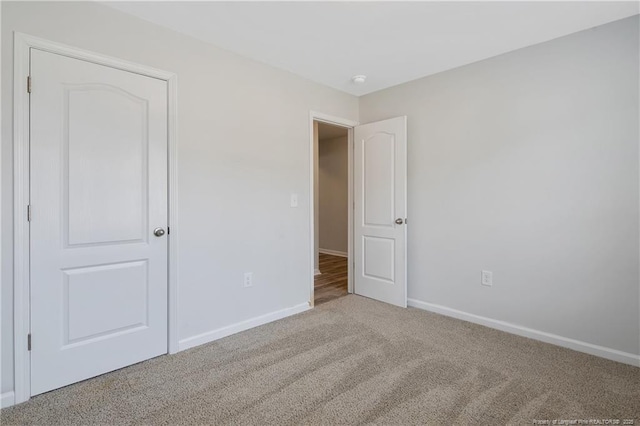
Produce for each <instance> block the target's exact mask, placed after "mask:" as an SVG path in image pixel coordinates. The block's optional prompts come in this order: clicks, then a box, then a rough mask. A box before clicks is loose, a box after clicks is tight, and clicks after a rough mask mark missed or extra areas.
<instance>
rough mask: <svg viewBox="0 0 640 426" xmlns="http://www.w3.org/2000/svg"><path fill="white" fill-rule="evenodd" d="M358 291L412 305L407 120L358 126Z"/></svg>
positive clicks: (355, 180)
mask: <svg viewBox="0 0 640 426" xmlns="http://www.w3.org/2000/svg"><path fill="white" fill-rule="evenodd" d="M353 195H354V201H355V214H354V235H355V237H354V258H355V273H354V278H355V289H354V291H355V293H356V294H359V295H361V296H366V297H370V298H372V299H377V300H380V301H382V302H387V303H391V304H393V305H397V306H402V307H406V306H407V258H406V256H407V232H406V229H407V228H406V215H407V118H406V117H396V118H392V119H389V120H384V121H378V122H375V123H369V124H364V125H362V126H356V127H355V129H354V191H353Z"/></svg>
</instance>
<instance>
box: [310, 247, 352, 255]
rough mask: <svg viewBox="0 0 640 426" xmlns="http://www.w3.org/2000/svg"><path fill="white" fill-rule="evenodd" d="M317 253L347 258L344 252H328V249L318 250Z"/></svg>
mask: <svg viewBox="0 0 640 426" xmlns="http://www.w3.org/2000/svg"><path fill="white" fill-rule="evenodd" d="M318 253H322V254H329V255H331V256H340V257H349V253H347V252H346V251H338V250H329V249H323V248H321V249H318Z"/></svg>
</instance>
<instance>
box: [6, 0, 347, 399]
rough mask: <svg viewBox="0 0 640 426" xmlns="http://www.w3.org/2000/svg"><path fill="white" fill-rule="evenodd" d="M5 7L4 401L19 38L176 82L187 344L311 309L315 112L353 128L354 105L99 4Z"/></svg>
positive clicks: (182, 318) (182, 332)
mask: <svg viewBox="0 0 640 426" xmlns="http://www.w3.org/2000/svg"><path fill="white" fill-rule="evenodd" d="M0 7H2V146H1V153H2V158H1V160H2V224H1V225H2V270H1V276H2V289H1V290H2V351H1V357H2V370H1V371H2V387H1V391H2V392H6V391H9V390H11V389H13V355H12V354H13V348H12V327H13V324H12V315H13V311H12V297H13V294H12V262H13V260H12V256H11V252H12V220H13V219H12V208H13V207H12V173H13V169H12V141H11V132H12V128H11V123H12V113H11V111H12V97H11V93H12V74H13V73H12V69H13V61H12V55H13V52H12V50H13V49H12V39H13V38H12V31H20V32H24V33H27V34H31V35H34V36H39V37H43V38H46V39H49V40H52V41H56V42H60V43H65V44H69V45H72V46H77V47H80V48H83V49H87V50H90V51H94V52H98V53H103V54H106V55H110V56H114V57H117V58H122V59H125V60H130V61H133V62H137V63H141V64H145V65H148V66H152V67H156V68H160V69H164V70H167V71H173V72H176V73H177V74H178V162H179V164H178V174H179V175H178V180H179V182H178V186H179V196H178V214H179V223H178V228H177V233H176V234H175V235H172V237H175V238H177V242H178V258H179V271H178V275H179V276H178V280H179V298H178V302H179V306H178V309H179V314H178V315H179V336H180V339H186V338H189V337H192V336H196V335H199V334H202V333H206V332H209V331H212V330H216V329H218V328H221V327H224V326H227V325H231V324H235V323H238V322H241V321H244V320H247V319H249V318H254V317H257V316H260V315H264V314H267V313H271V312H274V311H278V310H281V309H285V308H288V307H293V306H296V305H299V304H303V303H306V302H308V301H309V271H310V270H311V268H312V265H311V264H310V260H311V253H309V250H310V245H311V239H310V235H309V229H310V223H309V217H310V212H309V206H310V203H309V197H310V195H311V194H310V191H309V186H310V181H309V179H310V173H311V171H310V170H309V168H310V164H309V155H310V153H309V149H310V146H309V145H310V143H309V111H310V110H314V111H320V112H323V113H325V114H330V115H335V116H338V117H344V118H347V119H350V120H354V121H355V120H357V118H358V100H357V98H356V97H354V96H351V95H347V94H344V93H342V92H338V91H337V90H334V89H330V88H327V87H325V86H321V85H319V84H316V83H312V82H310V81H309V80H305V79H303V78H301V77H297V76H295V75H293V74H291V73H288V72H284V71H281V70H277V69H275V68H272V67H269V66H267V65H263V64H260V63H258V62H255V61H252V60H249V59H245V58H242V57H240V56H238V55H235V54H232V53H230V52H227V51H225V50H222V49H219V48H216V47H215V46H212V45H210V44H207V43H204V42H200V41H197V40H195V39H193V38H190V37H187V36H184V35H182V34H179V33H176V32H173V31H170V30H168V29H165V28H162V27H159V26H156V25H153V24H151V23H148V22H146V21H142V20H140V19H138V18H135V17H132V16H130V15H126V14H124V13H121V12H119V11H116V10H114V9H112V8H109V7H106V6H103V5H100V4H98V3H96V2H68V3H53V2H43V3H35V2H33V3H32V2H15V3H14V2H4V1H3V2H2V3H1V6H0ZM34 86H35V84H34ZM292 192H295V193H298V194H299V207H298V208H291V207H290V205H289V201H290V194H291V193H292ZM172 234H173V232H172ZM245 271H251V272H253V287H251V288H243V286H242V277H243V273H244V272H245ZM36 338H37V337H36Z"/></svg>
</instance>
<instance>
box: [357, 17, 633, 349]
mask: <svg viewBox="0 0 640 426" xmlns="http://www.w3.org/2000/svg"><path fill="white" fill-rule="evenodd" d="M638 50H639V43H638V16H635V17H632V18H628V19H624V20H621V21H617V22H614V23H611V24H608V25H604V26H601V27H598V28H595V29H591V30H587V31H583V32H580V33H576V34H573V35H569V36H567V37H563V38H560V39H556V40H552V41H549V42H547V43H543V44H539V45H536V46H532V47H528V48H525V49H521V50H517V51H514V52H511V53H507V54H504V55H501V56H498V57H495V58H492V59H488V60H485V61H482V62H478V63H474V64H471V65H468V66H464V67H461V68H457V69H454V70H451V71H447V72H443V73H441V74H437V75H433V76H430V77H426V78H422V79H420V80H416V81H413V82H410V83H406V84H403V85H400V86H396V87H394V88H390V89H387V90H384V91H381V92H377V93H373V94H370V95H367V96H364V97H361V98H360V122H362V123H367V122H370V121H376V120H381V119H385V118H390V117H394V116H399V115H407V116H408V138H409V141H408V154H409V164H408V167H409V171H408V174H409V182H408V184H409V192H408V195H409V203H408V207H409V212H408V218H409V225H408V250H409V255H408V256H409V258H408V280H409V284H408V286H409V288H408V291H409V298H412V299H417V300H420V301H424V302H430V303H434V304H438V305H442V306H446V307H449V308H453V309H457V310H460V311H464V312H468V313H472V314H476V315H481V316H485V317H488V318H492V319H497V320H502V321H506V322H509V323H512V324H517V325H521V326H526V327H530V328H532V329H535V330H539V331H544V332H548V333H553V334H557V335H560V336H563V337H568V338H572V339H577V340H580V341H583V342H588V343H592V344H595V345H601V346H604V347H607V348H612V349H616V350H619V351H624V352H627V353H631V354H639V353H640V342H639V338H640V329H639V327H640V320H639V318H640V316H639V309H638V304H639V294H638V291H639V276H638V274H639V271H638V267H639V265H638V264H639V248H638V244H639V240H638V236H639V229H638V221H639V211H638V209H639V200H638V197H639V187H638V186H639V172H638V162H639V161H638V160H639V158H638V138H639V135H638V127H639V122H638V120H639V119H638V115H639V112H640V111H639V110H638V101H639V100H638V77H639V72H638V64H639V58H638ZM482 269H487V270H491V271H493V281H494V283H493V287H483V286H481V285H480V271H481V270H482Z"/></svg>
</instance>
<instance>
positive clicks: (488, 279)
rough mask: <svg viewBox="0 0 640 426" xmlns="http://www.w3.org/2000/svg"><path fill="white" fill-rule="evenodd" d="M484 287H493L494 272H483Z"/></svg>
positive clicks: (482, 281)
mask: <svg viewBox="0 0 640 426" xmlns="http://www.w3.org/2000/svg"><path fill="white" fill-rule="evenodd" d="M481 283H482V285H486V286H489V287H491V286H492V285H493V272H491V271H482V280H481Z"/></svg>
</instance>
